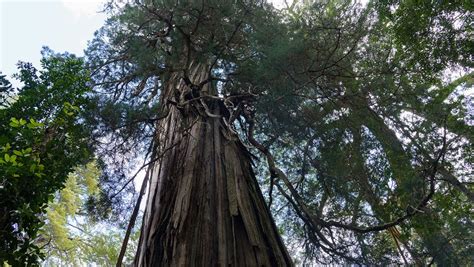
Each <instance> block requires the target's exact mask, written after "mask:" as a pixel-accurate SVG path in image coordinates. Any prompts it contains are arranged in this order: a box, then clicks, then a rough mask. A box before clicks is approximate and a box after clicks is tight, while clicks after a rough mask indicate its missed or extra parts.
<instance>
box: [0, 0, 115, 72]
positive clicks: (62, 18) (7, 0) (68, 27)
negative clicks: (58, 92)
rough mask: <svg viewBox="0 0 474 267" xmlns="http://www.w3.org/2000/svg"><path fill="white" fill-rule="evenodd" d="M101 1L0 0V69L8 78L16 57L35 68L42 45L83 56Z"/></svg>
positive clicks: (100, 15)
mask: <svg viewBox="0 0 474 267" xmlns="http://www.w3.org/2000/svg"><path fill="white" fill-rule="evenodd" d="M103 2H104V1H102V0H0V71H1V72H2V73H3V74H7V75H8V76H9V77H10V76H11V75H12V74H13V73H15V72H16V63H17V62H18V61H19V60H20V61H26V62H31V63H33V65H34V66H35V67H39V61H40V59H41V53H40V52H41V48H42V47H43V46H48V47H49V48H51V49H53V50H54V51H56V52H66V51H67V52H70V53H74V54H76V55H83V50H84V49H85V48H86V46H87V41H88V40H91V39H92V38H93V36H94V32H95V31H96V30H98V29H99V28H100V27H101V26H102V25H103V24H104V21H105V18H106V16H105V14H103V13H100V12H99V11H100V10H101V7H102V6H103ZM10 80H11V79H10Z"/></svg>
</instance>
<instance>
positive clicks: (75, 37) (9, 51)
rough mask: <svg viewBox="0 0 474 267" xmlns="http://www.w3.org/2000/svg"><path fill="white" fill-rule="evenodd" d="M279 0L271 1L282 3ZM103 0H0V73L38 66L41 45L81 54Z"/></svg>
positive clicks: (99, 19) (100, 22)
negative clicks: (22, 63)
mask: <svg viewBox="0 0 474 267" xmlns="http://www.w3.org/2000/svg"><path fill="white" fill-rule="evenodd" d="M283 1H284V0H274V1H272V2H274V4H275V5H276V6H282V5H283ZM104 2H105V0H0V72H2V73H3V74H6V75H8V77H10V76H11V75H12V74H13V73H15V72H16V63H17V62H18V61H25V62H31V63H33V65H34V66H35V67H37V68H39V67H40V65H39V61H40V59H41V53H40V52H41V48H42V47H43V46H48V47H49V48H51V49H53V50H54V51H55V52H66V51H67V52H70V53H74V54H76V55H78V56H80V55H83V50H84V49H85V48H86V46H87V41H88V40H91V39H92V37H93V34H94V32H95V31H96V30H98V29H99V28H100V27H101V26H102V25H103V24H104V21H105V18H106V16H105V14H104V13H101V12H100V10H101V8H102V7H103V5H104ZM290 2H291V1H290ZM10 80H11V79H10ZM13 84H15V83H13Z"/></svg>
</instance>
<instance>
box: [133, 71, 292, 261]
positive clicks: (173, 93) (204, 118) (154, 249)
mask: <svg viewBox="0 0 474 267" xmlns="http://www.w3.org/2000/svg"><path fill="white" fill-rule="evenodd" d="M206 70H207V68H204V67H203V66H201V65H198V66H196V67H194V68H193V69H191V70H190V77H189V78H190V80H191V82H192V83H194V84H199V83H200V82H201V81H203V80H205V79H206V77H207V71H206ZM165 82H166V83H167V84H166V86H165V89H164V91H163V92H162V96H161V97H162V99H161V100H162V103H167V102H169V100H172V101H173V102H177V103H181V104H182V103H186V100H185V98H186V94H185V93H184V92H186V91H189V89H188V88H186V87H189V86H188V85H186V84H185V83H184V82H183V81H182V79H181V78H180V77H179V76H178V75H177V74H172V75H171V76H170V77H169V78H168V80H166V81H165ZM211 90H212V88H210V86H209V85H205V86H204V87H203V88H201V89H200V95H201V96H204V95H206V94H212V92H211ZM178 94H179V95H180V96H178ZM193 97H195V96H193ZM201 99H206V98H205V97H203V98H201ZM183 100H184V101H183ZM188 100H189V97H188ZM210 113H212V114H214V115H218V116H221V114H224V113H225V110H224V107H223V105H222V104H219V103H218V102H217V101H216V100H214V102H212V101H210V100H206V101H200V100H196V101H194V100H192V101H188V102H187V104H186V105H183V106H182V107H180V104H178V105H172V104H170V105H169V112H168V115H167V117H166V118H165V119H163V120H162V121H161V122H160V123H159V125H158V130H157V131H158V133H157V143H158V148H157V153H156V154H157V155H162V157H161V158H160V159H159V160H158V161H157V162H156V164H155V165H154V166H153V171H152V176H151V179H150V180H151V181H150V187H149V194H148V200H147V203H146V210H145V215H144V219H143V225H142V229H141V237H140V240H139V246H138V251H137V254H136V258H135V265H136V266H291V265H292V263H291V259H290V257H289V256H288V253H287V251H286V249H285V247H284V245H283V242H282V240H281V238H280V237H279V235H278V231H277V229H276V227H275V224H274V222H273V219H272V217H271V215H270V212H269V209H268V208H267V206H266V204H265V202H264V199H263V196H262V193H261V191H260V189H259V186H258V184H257V182H256V179H255V175H254V173H253V171H252V166H251V158H250V154H249V152H248V151H247V149H246V148H245V146H244V145H243V144H242V143H241V142H240V141H239V140H238V138H237V137H236V136H235V135H233V134H232V132H231V131H230V130H229V129H228V128H227V127H226V126H225V124H224V123H223V120H222V118H218V117H215V116H214V115H212V114H210Z"/></svg>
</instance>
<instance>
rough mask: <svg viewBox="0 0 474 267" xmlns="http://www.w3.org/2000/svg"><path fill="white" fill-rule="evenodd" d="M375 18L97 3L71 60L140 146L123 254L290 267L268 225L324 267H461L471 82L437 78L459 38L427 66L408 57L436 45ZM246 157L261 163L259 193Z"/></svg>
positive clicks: (346, 7) (263, 6) (291, 9)
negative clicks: (83, 49) (140, 177)
mask: <svg viewBox="0 0 474 267" xmlns="http://www.w3.org/2000/svg"><path fill="white" fill-rule="evenodd" d="M381 10H382V11H383V10H385V9H384V8H381V7H380V6H379V5H375V4H369V5H367V6H361V5H358V4H352V3H340V2H336V1H329V2H315V3H306V2H304V3H299V2H296V1H295V2H294V3H293V4H291V5H288V6H287V8H285V9H283V10H276V9H274V8H273V7H272V6H271V5H269V4H267V3H266V2H265V1H219V2H218V3H214V2H212V1H197V2H195V3H194V2H193V3H187V2H178V3H176V2H170V1H154V2H146V1H145V3H143V4H142V3H129V4H126V5H124V6H113V4H111V8H110V9H109V12H110V15H111V17H110V19H109V20H108V22H107V24H106V25H105V26H104V27H103V28H102V29H101V30H100V31H98V33H97V35H96V38H95V39H94V40H93V42H92V43H91V45H90V47H89V48H88V52H87V57H88V61H89V64H90V67H91V68H92V69H93V78H94V81H95V82H96V93H98V94H100V95H101V96H104V97H102V98H101V99H100V101H102V102H103V104H101V105H102V106H103V107H107V106H119V107H124V106H126V107H127V108H126V109H123V110H124V112H123V113H120V114H121V118H120V119H118V120H112V122H113V123H112V124H113V125H116V127H109V128H108V129H107V131H106V132H107V133H108V134H109V135H112V136H117V137H118V138H116V139H117V140H120V145H122V144H129V145H130V144H136V143H137V141H136V140H137V139H138V140H140V141H143V140H145V141H147V142H145V143H146V144H147V145H145V146H143V145H142V146H143V147H149V150H148V152H149V153H148V154H147V163H146V164H145V165H144V166H145V167H146V166H149V168H148V170H147V174H146V178H145V181H147V179H149V181H150V182H149V183H148V185H149V189H148V192H149V194H148V199H147V202H146V211H145V215H144V219H143V224H142V228H141V229H142V230H141V237H140V241H139V247H138V251H137V255H136V259H135V264H137V265H139V266H149V265H154V264H158V265H164V266H168V265H180V264H181V265H190V264H194V263H197V264H202V265H216V264H222V265H224V264H226V265H227V264H233V265H251V266H252V265H257V264H258V265H265V266H266V265H269V266H270V265H272V266H273V265H277V266H285V265H291V264H292V263H291V259H290V257H289V256H288V253H287V252H286V249H285V247H284V246H283V243H282V241H281V239H280V237H279V231H283V232H284V233H285V236H286V239H287V241H288V243H290V244H291V243H292V242H291V241H292V240H297V241H296V242H298V241H299V240H303V241H304V242H305V244H306V246H305V248H304V255H303V256H306V257H308V258H310V260H317V261H319V262H323V263H329V262H341V261H343V262H347V263H358V264H381V263H386V264H389V263H400V262H401V261H402V260H403V261H404V262H405V263H406V264H408V263H411V262H413V263H418V264H428V263H429V262H431V261H434V262H436V263H437V264H439V265H457V264H461V263H463V262H464V261H466V262H467V261H468V260H469V259H466V257H463V255H470V254H472V253H470V252H472V248H470V247H468V248H465V247H463V246H462V243H463V242H464V241H465V240H463V238H465V239H467V240H472V234H469V231H468V229H469V225H470V224H469V223H464V222H469V221H470V219H469V218H470V217H472V214H470V213H469V212H467V210H468V209H469V207H471V205H472V203H471V202H472V201H471V200H470V196H471V195H472V190H471V189H470V188H469V187H468V186H467V184H466V177H467V176H468V175H470V174H472V155H470V153H469V151H470V150H471V144H472V143H471V141H472V128H471V127H470V126H469V123H470V120H469V119H466V118H467V117H468V116H469V113H468V112H467V111H466V108H465V106H466V105H465V101H464V100H463V98H462V97H459V96H460V95H462V93H463V92H465V91H466V90H467V88H470V87H472V82H471V81H472V75H471V74H469V73H465V75H464V76H463V77H461V78H460V79H458V80H455V81H452V82H447V81H446V80H443V79H442V78H443V77H442V76H441V72H442V71H445V70H446V68H448V67H451V66H458V67H466V64H465V62H466V61H464V60H460V59H464V56H465V54H466V51H468V50H466V47H465V46H466V44H465V43H463V45H462V47H461V48H460V49H459V50H456V51H455V52H453V51H454V50H452V49H456V47H451V46H449V47H447V48H446V47H445V48H443V47H439V49H440V51H438V52H437V53H442V51H443V49H445V50H449V51H450V53H451V56H446V57H444V56H445V55H444V54H443V55H442V56H443V57H442V60H441V59H440V58H438V57H434V58H427V57H426V54H425V53H424V52H423V51H422V49H429V48H434V46H435V45H436V42H435V43H425V44H424V45H425V47H424V48H418V47H416V46H410V49H407V50H406V51H405V50H403V49H401V48H403V42H404V41H406V39H403V38H400V36H402V35H400V34H399V32H398V31H396V30H394V26H393V24H391V23H387V22H386V21H385V20H384V19H383V14H382V11H381ZM462 10H464V9H462ZM441 13H442V12H441V11H436V12H434V13H433V14H431V13H430V14H428V15H427V16H428V17H429V16H432V17H434V16H437V15H439V14H441ZM443 14H444V13H443ZM425 26H426V25H425ZM397 27H401V26H400V25H397ZM426 27H428V28H429V27H436V25H434V26H432V25H431V24H428V26H426ZM460 29H461V31H463V30H464V28H460ZM430 30H433V29H432V28H430ZM457 34H464V32H463V33H457ZM440 38H443V37H440ZM446 38H447V37H446ZM440 41H442V43H443V44H446V43H448V42H445V41H446V40H444V39H443V40H441V39H440ZM419 50H420V51H419ZM413 51H415V52H419V53H418V54H417V55H416V57H417V58H423V61H420V62H417V61H416V60H414V59H413V57H412V56H411V55H410V53H411V52H413ZM437 55H439V54H437ZM454 55H456V56H454ZM438 60H441V61H440V62H441V63H439V64H438V63H437V62H438ZM437 64H438V65H437ZM440 64H441V65H440ZM433 66H435V67H433ZM456 95H457V96H458V97H455V96H456ZM134 109H135V110H145V111H146V112H145V113H144V114H146V115H142V116H141V117H136V116H131V114H133V112H132V111H131V110H134ZM120 110H122V109H120ZM150 111H151V112H150ZM153 111H154V112H153ZM453 111H456V112H453ZM104 121H105V120H104ZM124 129H126V130H124ZM134 129H135V130H134ZM136 129H142V130H141V131H138V132H137V131H136ZM109 130H110V131H109ZM134 140H135V141H134ZM129 147H133V145H131V146H129ZM123 150H126V149H123ZM146 152H147V151H146ZM253 152H257V153H253ZM254 154H256V155H259V156H255V155H254ZM257 158H258V159H259V160H261V161H260V162H259V161H258V160H257ZM253 162H254V163H255V165H257V166H256V167H257V169H261V168H260V167H262V166H263V165H264V164H265V163H266V166H265V168H264V169H266V171H264V172H261V174H262V173H263V174H262V176H266V177H268V178H267V179H264V181H263V182H264V183H266V184H267V185H268V189H267V190H266V193H268V198H267V203H265V199H264V197H263V195H262V193H261V191H260V187H259V185H258V183H257V180H256V179H255V174H254V171H253V169H252V164H253ZM463 169H464V171H463ZM122 183H123V186H126V184H127V182H124V181H122ZM144 184H145V185H146V184H147V182H144ZM275 188H276V190H278V194H274V189H275ZM118 192H120V190H119V191H118ZM449 201H453V203H454V204H453V205H454V207H453V208H447V206H446V203H447V202H449ZM270 210H273V211H274V213H273V214H274V215H276V218H277V223H279V225H280V226H281V228H280V229H278V230H277V228H276V227H275V225H274V223H273V220H272V219H271V216H270ZM455 221H457V223H455ZM448 222H449V223H448ZM132 224H133V223H132ZM372 244H374V245H375V248H374V249H373V250H371V249H369V245H372ZM294 251H297V252H299V251H302V249H301V248H297V249H295V250H294Z"/></svg>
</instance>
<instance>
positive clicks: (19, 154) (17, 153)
mask: <svg viewBox="0 0 474 267" xmlns="http://www.w3.org/2000/svg"><path fill="white" fill-rule="evenodd" d="M13 154H15V155H17V156H20V157H21V156H23V153H21V151H18V150H13Z"/></svg>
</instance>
